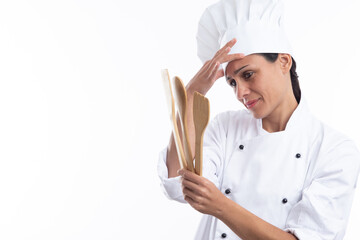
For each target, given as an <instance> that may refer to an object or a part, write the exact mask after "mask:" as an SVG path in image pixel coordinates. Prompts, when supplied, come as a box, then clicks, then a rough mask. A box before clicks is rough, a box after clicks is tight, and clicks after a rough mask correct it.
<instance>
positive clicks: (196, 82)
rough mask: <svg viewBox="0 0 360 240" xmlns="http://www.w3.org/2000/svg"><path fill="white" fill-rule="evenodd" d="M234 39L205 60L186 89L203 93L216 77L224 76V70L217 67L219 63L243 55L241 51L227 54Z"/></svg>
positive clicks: (233, 43)
mask: <svg viewBox="0 0 360 240" xmlns="http://www.w3.org/2000/svg"><path fill="white" fill-rule="evenodd" d="M235 43H236V39H235V38H234V39H232V40H231V41H229V42H228V43H226V44H225V46H224V47H222V48H221V49H220V50H219V51H217V52H216V54H215V56H214V57H213V58H212V59H210V60H208V61H206V62H205V64H204V65H203V66H202V68H201V69H200V70H199V71H198V72H197V74H196V75H195V76H194V77H193V78H192V79H191V80H190V82H189V83H188V85H187V86H186V89H187V90H188V91H190V93H194V92H195V91H197V92H199V93H201V94H203V95H205V94H206V93H207V92H208V91H209V89H210V88H211V87H212V85H213V84H214V83H215V81H216V80H217V79H219V78H220V77H222V76H224V74H225V73H224V70H223V69H221V68H220V69H219V66H220V64H222V63H225V62H231V61H233V60H236V59H241V58H243V57H244V54H242V53H235V54H229V55H228V53H229V52H230V50H231V48H232V47H233V46H234V45H235Z"/></svg>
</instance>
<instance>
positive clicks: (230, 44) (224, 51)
mask: <svg viewBox="0 0 360 240" xmlns="http://www.w3.org/2000/svg"><path fill="white" fill-rule="evenodd" d="M235 43H236V38H233V39H231V40H230V41H229V42H227V43H226V44H225V45H224V46H223V47H222V48H220V49H219V50H218V51H217V52H216V54H215V56H214V57H217V56H220V55H223V54H227V53H228V52H230V49H231V48H232V47H233V46H234V45H235Z"/></svg>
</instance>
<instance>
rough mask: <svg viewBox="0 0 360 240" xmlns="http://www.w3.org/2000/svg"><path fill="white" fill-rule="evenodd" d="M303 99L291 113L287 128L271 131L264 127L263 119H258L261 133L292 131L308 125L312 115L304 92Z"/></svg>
mask: <svg viewBox="0 0 360 240" xmlns="http://www.w3.org/2000/svg"><path fill="white" fill-rule="evenodd" d="M301 95H302V96H301V99H300V102H299V104H298V106H297V107H296V109H295V110H294V112H293V113H292V114H291V116H290V119H289V121H288V123H287V124H286V127H285V130H284V131H280V132H274V133H269V132H267V131H266V130H264V129H263V127H262V119H256V121H257V128H258V133H259V135H265V134H278V133H284V132H291V131H293V130H296V129H301V128H302V127H304V126H306V125H307V124H306V123H307V121H308V119H309V117H310V115H311V112H310V109H309V107H308V104H307V101H306V99H305V97H304V96H303V94H301Z"/></svg>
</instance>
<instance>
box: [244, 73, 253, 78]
mask: <svg viewBox="0 0 360 240" xmlns="http://www.w3.org/2000/svg"><path fill="white" fill-rule="evenodd" d="M252 75H253V72H244V74H243V76H244V78H245V79H249V78H251V76H252Z"/></svg>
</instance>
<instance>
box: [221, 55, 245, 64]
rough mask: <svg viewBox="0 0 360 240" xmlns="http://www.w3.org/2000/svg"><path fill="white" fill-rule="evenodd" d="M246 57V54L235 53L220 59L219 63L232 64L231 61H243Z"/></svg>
mask: <svg viewBox="0 0 360 240" xmlns="http://www.w3.org/2000/svg"><path fill="white" fill-rule="evenodd" d="M244 57H245V54H243V53H234V54H229V55H226V56H224V57H222V58H221V59H219V60H218V61H219V62H220V63H224V62H231V61H234V60H237V59H242V58H244Z"/></svg>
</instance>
